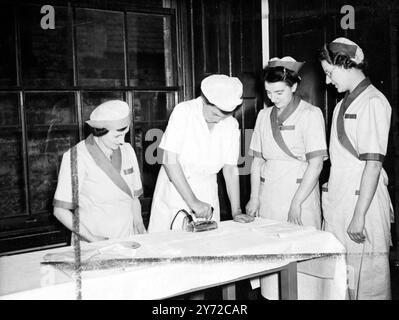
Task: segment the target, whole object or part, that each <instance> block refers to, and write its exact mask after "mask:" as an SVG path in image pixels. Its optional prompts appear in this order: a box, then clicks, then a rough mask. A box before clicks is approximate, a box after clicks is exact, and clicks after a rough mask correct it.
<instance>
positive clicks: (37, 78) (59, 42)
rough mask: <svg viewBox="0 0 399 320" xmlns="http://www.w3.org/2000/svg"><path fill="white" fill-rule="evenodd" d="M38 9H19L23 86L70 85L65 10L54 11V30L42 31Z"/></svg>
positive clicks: (70, 56)
mask: <svg viewBox="0 0 399 320" xmlns="http://www.w3.org/2000/svg"><path fill="white" fill-rule="evenodd" d="M40 9H41V7H40V6H24V7H22V8H21V10H20V11H21V13H20V14H21V17H20V28H21V60H22V78H23V84H24V85H27V86H35V87H39V86H40V87H41V86H48V87H54V86H67V85H72V77H73V73H72V44H71V43H72V42H71V38H72V36H71V32H70V27H69V22H68V9H67V8H65V7H54V20H55V29H42V27H41V19H42V18H43V17H44V16H45V14H44V13H43V14H42V13H40Z"/></svg>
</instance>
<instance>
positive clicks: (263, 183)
mask: <svg viewBox="0 0 399 320" xmlns="http://www.w3.org/2000/svg"><path fill="white" fill-rule="evenodd" d="M302 65H303V63H300V62H297V61H296V60H295V59H293V58H292V57H284V58H282V59H278V58H273V59H271V60H270V61H269V64H268V65H267V67H266V68H265V70H264V77H263V79H264V85H265V90H266V93H267V96H268V98H269V99H270V100H271V102H272V103H273V104H274V106H273V107H269V108H264V109H263V110H261V111H260V112H259V114H258V117H257V119H256V124H255V129H254V133H253V136H252V140H251V144H250V150H249V154H250V155H251V156H253V157H254V158H253V162H252V167H251V196H250V200H249V202H248V203H247V206H246V212H247V213H248V214H250V215H253V216H254V215H259V216H260V217H261V218H267V219H273V220H280V221H288V222H291V223H294V224H298V225H305V226H314V227H315V228H317V229H320V228H321V209H320V191H319V184H318V179H319V175H320V172H321V170H322V167H323V160H325V159H327V146H326V140H325V127H324V119H323V114H322V112H321V110H320V109H319V108H318V107H315V106H313V105H311V104H310V103H307V102H305V101H304V100H302V99H301V98H300V97H299V96H297V95H296V94H295V91H296V89H297V86H298V83H299V82H300V77H299V76H298V71H299V69H300V68H301V67H302ZM261 289H262V295H263V296H265V297H266V298H268V299H276V298H278V296H277V293H278V289H277V277H276V276H274V275H272V276H268V277H266V278H264V279H263V280H262V282H261Z"/></svg>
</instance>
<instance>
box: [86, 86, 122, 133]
mask: <svg viewBox="0 0 399 320" xmlns="http://www.w3.org/2000/svg"><path fill="white" fill-rule="evenodd" d="M108 100H123V101H126V99H125V98H124V94H123V92H121V91H114V92H104V91H102V92H84V93H82V113H83V115H82V120H83V122H85V121H87V120H89V119H90V114H91V112H92V111H93V110H94V109H95V108H96V107H97V106H99V105H100V104H101V103H103V102H105V101H108ZM84 129H85V130H84V136H85V138H86V137H87V136H88V135H89V134H90V126H89V125H87V124H86V125H85V126H84ZM128 136H129V135H128V134H127V135H126V139H128Z"/></svg>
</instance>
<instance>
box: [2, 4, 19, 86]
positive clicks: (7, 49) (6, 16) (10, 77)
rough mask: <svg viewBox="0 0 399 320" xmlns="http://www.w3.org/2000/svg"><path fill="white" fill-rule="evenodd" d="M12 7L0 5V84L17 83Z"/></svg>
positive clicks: (9, 84)
mask: <svg viewBox="0 0 399 320" xmlns="http://www.w3.org/2000/svg"><path fill="white" fill-rule="evenodd" d="M14 31H15V30H14V8H13V7H12V6H5V5H1V6H0V61H1V63H0V86H5V87H7V86H11V85H16V84H17V83H16V82H17V72H16V57H15V32H14Z"/></svg>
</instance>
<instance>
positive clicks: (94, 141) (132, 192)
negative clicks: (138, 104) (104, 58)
mask: <svg viewBox="0 0 399 320" xmlns="http://www.w3.org/2000/svg"><path fill="white" fill-rule="evenodd" d="M130 122H131V117H130V110H129V106H128V105H127V104H126V102H123V101H119V100H111V101H107V102H104V103H103V104H101V105H99V106H98V107H97V108H96V109H95V110H93V112H92V113H91V115H90V120H88V121H87V123H88V124H89V125H90V126H91V128H92V132H93V133H92V134H91V135H90V136H89V137H87V139H86V140H84V141H81V142H79V143H78V144H77V145H76V146H75V147H74V148H76V152H77V175H78V185H79V189H78V194H79V197H78V198H79V203H78V204H76V203H73V202H72V184H71V149H70V150H68V151H67V152H65V154H64V155H63V158H62V163H61V168H60V172H59V176H58V185H57V189H56V192H55V195H54V202H53V205H54V215H55V216H56V217H57V219H58V220H59V221H60V222H61V223H62V224H64V225H65V226H66V227H67V228H68V229H69V230H71V231H73V232H74V231H75V230H73V210H74V209H76V207H77V206H78V208H79V215H80V224H79V236H80V238H81V239H82V240H85V241H88V242H92V241H100V240H105V239H115V238H124V237H129V236H131V235H133V234H135V233H144V232H146V230H145V227H144V225H143V220H142V217H141V205H140V201H139V199H138V197H139V196H140V195H141V194H142V184H141V179H140V170H139V166H138V163H137V158H136V154H135V152H134V150H133V148H132V146H131V145H130V144H128V143H125V141H124V139H125V135H126V133H127V132H128V131H129V125H130Z"/></svg>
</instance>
